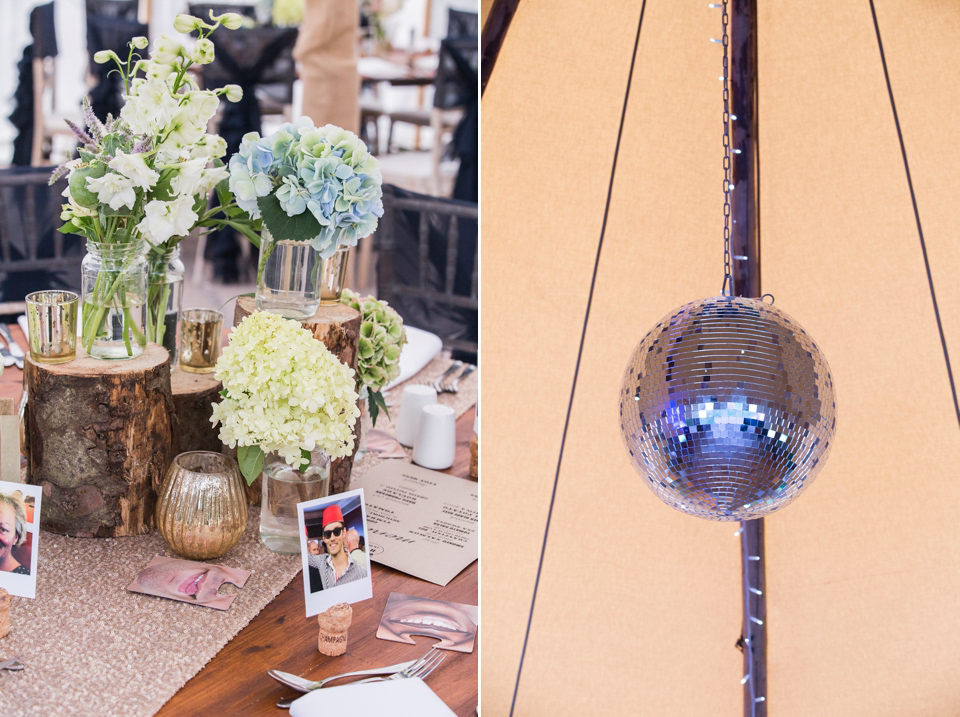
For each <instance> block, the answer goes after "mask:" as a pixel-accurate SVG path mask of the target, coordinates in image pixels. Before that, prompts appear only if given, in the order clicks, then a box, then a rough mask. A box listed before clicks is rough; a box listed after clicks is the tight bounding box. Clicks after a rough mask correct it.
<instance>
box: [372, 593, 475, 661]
mask: <svg viewBox="0 0 960 717" xmlns="http://www.w3.org/2000/svg"><path fill="white" fill-rule="evenodd" d="M479 623H480V611H479V610H478V609H477V606H476V605H462V604H460V603H455V602H446V601H445V600H432V599H430V598H425V597H417V596H416V595H404V594H403V593H390V597H389V598H387V606H386V607H385V608H384V609H383V617H381V618H380V627H379V628H377V637H378V638H380V639H381V640H391V641H393V642H406V643H408V644H410V645H414V644H416V641H415V640H414V639H413V637H412V636H413V635H423V636H424V637H435V638H437V639H439V640H440V642H437V643H435V644H434V645H433V647H437V648H439V649H441V650H455V651H456V652H473V645H474V643H475V642H476V641H477V626H478V625H479Z"/></svg>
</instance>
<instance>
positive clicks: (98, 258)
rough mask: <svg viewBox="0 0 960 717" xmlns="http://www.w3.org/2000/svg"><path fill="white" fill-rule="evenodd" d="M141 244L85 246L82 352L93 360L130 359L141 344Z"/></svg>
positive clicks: (143, 306)
mask: <svg viewBox="0 0 960 717" xmlns="http://www.w3.org/2000/svg"><path fill="white" fill-rule="evenodd" d="M143 254H144V241H143V239H136V240H134V241H130V242H125V243H120V244H104V243H100V242H95V241H91V240H88V241H87V255H86V256H85V257H84V258H83V263H82V264H81V265H80V292H81V301H80V303H81V319H80V321H81V327H82V328H81V337H82V341H83V349H84V351H86V352H87V353H88V354H89V355H90V356H92V357H94V358H99V359H130V358H135V357H137V356H139V355H140V354H142V353H143V349H144V347H145V346H146V344H147V336H146V308H147V307H146V296H147V261H146V259H145V258H144V256H143Z"/></svg>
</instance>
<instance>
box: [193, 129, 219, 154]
mask: <svg viewBox="0 0 960 717" xmlns="http://www.w3.org/2000/svg"><path fill="white" fill-rule="evenodd" d="M226 153H227V140H225V139H224V138H223V137H221V136H220V135H216V134H207V135H204V136H203V137H201V138H200V140H198V141H197V143H196V144H195V145H194V146H193V156H194V157H209V158H211V159H220V157H222V156H223V155H225V154H226Z"/></svg>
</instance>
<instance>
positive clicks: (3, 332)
mask: <svg viewBox="0 0 960 717" xmlns="http://www.w3.org/2000/svg"><path fill="white" fill-rule="evenodd" d="M0 336H2V337H3V340H4V341H6V342H7V347H8V348H9V349H10V353H11V355H12V356H13V360H14V363H16V365H17V368H20V369H22V368H23V349H22V348H20V344H18V343H17V342H16V341H14V340H13V335H12V334H11V333H10V329H9V328H8V327H7V325H6V324H5V323H3V322H2V321H0Z"/></svg>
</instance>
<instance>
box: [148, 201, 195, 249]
mask: <svg viewBox="0 0 960 717" xmlns="http://www.w3.org/2000/svg"><path fill="white" fill-rule="evenodd" d="M144 214H145V216H144V218H143V220H142V221H141V222H140V223H139V224H137V229H138V230H139V231H140V233H141V234H143V236H144V237H145V238H146V240H147V241H148V242H150V243H151V244H152V245H153V246H159V245H160V244H163V243H164V242H165V241H167V240H168V239H170V238H171V237H182V236H186V235H187V234H189V233H190V230H191V229H193V225H194V224H196V223H197V220H198V219H199V217H198V216H197V215H196V213H195V212H194V211H193V197H191V196H183V197H177V198H176V199H174V200H173V201H172V202H162V201H160V200H158V199H155V200H154V201H152V202H149V203H148V204H147V206H146V209H145V210H144Z"/></svg>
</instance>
